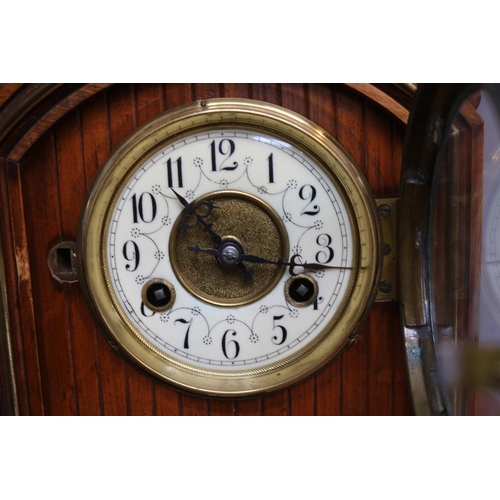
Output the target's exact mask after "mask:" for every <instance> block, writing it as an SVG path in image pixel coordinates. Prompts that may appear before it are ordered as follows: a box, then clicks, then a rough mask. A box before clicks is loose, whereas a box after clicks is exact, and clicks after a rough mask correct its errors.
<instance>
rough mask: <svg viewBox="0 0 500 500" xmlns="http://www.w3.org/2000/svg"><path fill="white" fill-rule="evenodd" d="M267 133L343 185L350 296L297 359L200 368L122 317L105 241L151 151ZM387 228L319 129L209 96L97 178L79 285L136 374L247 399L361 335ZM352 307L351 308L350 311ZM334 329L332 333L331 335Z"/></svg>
mask: <svg viewBox="0 0 500 500" xmlns="http://www.w3.org/2000/svg"><path fill="white" fill-rule="evenodd" d="M222 127H224V128H248V129H256V130H261V131H262V132H264V133H268V134H270V135H273V136H275V137H278V138H281V139H284V140H286V141H287V142H289V143H291V144H293V145H294V146H296V147H298V148H299V149H300V150H302V151H303V152H304V153H306V154H308V155H309V156H311V157H312V158H313V159H314V160H315V161H316V162H317V163H318V164H319V165H321V166H322V168H323V169H324V172H325V175H328V176H329V177H330V179H331V180H332V182H333V183H334V184H335V185H336V186H337V188H338V190H339V193H340V195H341V196H342V197H343V201H344V203H345V204H346V207H347V211H348V213H349V217H350V219H351V220H350V222H351V226H352V231H353V239H354V241H355V247H356V248H355V249H354V265H355V266H356V267H357V272H356V271H355V272H353V273H352V278H351V282H350V288H349V291H348V292H347V293H346V296H345V297H344V300H343V301H342V303H341V305H340V308H339V310H338V312H337V314H336V315H335V316H334V318H333V319H332V321H331V322H330V323H329V324H328V325H325V327H324V328H323V330H322V334H321V335H319V336H318V337H316V338H315V339H314V340H313V341H311V342H310V343H309V344H308V345H306V346H305V347H304V348H303V349H302V350H300V351H298V352H297V353H296V354H295V355H292V356H289V357H288V358H285V359H284V360H282V361H279V362H276V363H274V364H272V365H270V366H266V367H264V368H263V369H260V368H257V369H251V370H242V371H239V372H229V371H220V372H215V371H214V370H212V371H210V370H201V369H197V368H196V367H193V366H189V365H186V364H183V363H181V362H179V361H176V360H175V359H173V358H171V357H168V356H167V355H165V353H161V352H159V350H158V349H152V348H151V344H150V343H149V342H147V340H146V339H144V337H143V336H142V335H140V334H139V333H138V332H136V333H134V329H133V328H131V326H130V324H129V322H128V321H127V320H126V318H125V317H124V315H123V314H121V313H120V311H119V309H118V310H117V305H116V304H117V303H116V301H115V300H114V299H113V294H112V293H111V292H110V287H111V285H110V283H109V280H108V279H107V278H106V273H105V272H103V268H105V267H106V266H107V262H106V256H105V246H106V244H105V242H106V238H107V221H109V218H110V217H111V215H110V214H111V211H112V209H113V199H114V196H115V195H116V193H117V191H119V190H120V189H122V188H123V186H124V185H125V183H126V182H127V181H128V179H129V178H130V176H131V175H132V170H133V168H132V167H133V166H134V165H137V163H138V162H139V161H141V159H142V158H145V157H146V156H149V155H150V154H151V152H152V151H153V150H156V149H158V147H163V145H164V144H165V142H166V141H168V142H173V141H174V140H177V139H178V138H180V137H181V136H183V135H187V134H192V133H194V132H196V131H198V130H202V129H203V130H206V129H208V128H222ZM381 240H382V238H381V228H380V222H379V220H378V216H377V209H376V206H375V201H374V198H373V195H372V193H371V189H370V187H369V185H368V183H367V181H366V179H365V178H364V176H363V174H362V173H361V170H360V169H359V167H358V166H357V165H356V164H355V162H354V160H352V158H351V157H350V156H349V154H348V153H347V152H346V151H345V150H344V149H343V148H342V147H341V146H340V145H339V144H338V143H337V142H336V141H335V139H333V138H332V137H331V136H330V135H328V134H327V133H326V132H325V131H324V130H323V129H321V128H320V127H318V126H317V125H315V124H313V123H312V122H310V121H309V120H307V119H306V118H304V117H302V116H300V115H297V114H296V113H294V112H292V111H289V110H286V109H284V108H281V107H278V106H275V105H270V104H268V103H264V102H260V101H252V100H247V99H213V100H208V101H200V102H195V103H191V104H188V105H185V106H181V107H179V108H176V109H174V110H171V111H169V112H167V113H165V114H163V115H160V116H158V117H157V118H155V119H153V120H152V121H150V122H148V123H147V124H145V125H144V126H142V127H140V128H138V129H137V130H136V131H135V132H134V133H133V134H132V135H130V136H129V137H128V138H127V139H125V141H123V142H122V143H121V145H120V146H118V148H117V149H116V150H115V151H114V152H113V153H112V154H111V156H110V157H109V159H108V161H107V162H106V164H105V165H104V167H103V168H102V169H101V171H100V172H99V173H98V175H97V177H96V179H95V181H94V184H93V186H92V188H91V189H90V191H89V194H88V198H87V201H86V203H85V205H84V207H83V211H82V217H81V222H80V226H79V233H78V243H79V248H80V251H79V256H80V259H81V265H80V269H81V283H82V288H83V291H84V295H85V297H86V299H87V301H88V303H89V305H90V308H91V310H92V313H93V315H94V317H95V318H96V320H97V321H98V323H99V325H100V326H101V328H102V329H103V331H104V333H105V334H106V335H107V336H108V338H110V339H111V340H112V342H113V343H116V344H118V346H119V348H120V349H121V350H122V351H123V352H124V354H126V355H127V356H128V357H129V358H130V359H131V360H133V361H134V362H135V363H136V364H137V365H138V366H139V367H140V368H142V369H143V370H146V371H147V372H149V373H151V374H153V375H154V376H156V377H158V378H160V379H161V380H163V381H166V382H169V383H171V384H173V385H174V386H176V387H177V388H179V389H181V390H185V391H189V392H193V391H194V392H197V393H198V394H202V395H204V396H218V397H249V396H255V395H258V394H264V393H268V392H271V391H275V390H278V389H282V388H284V387H288V386H290V385H291V384H295V383H298V382H299V381H300V380H302V379H304V378H305V377H307V376H310V375H312V373H314V372H316V371H317V370H318V369H319V368H321V367H322V366H324V365H325V364H326V363H328V362H329V361H331V360H332V358H333V357H334V356H336V355H338V354H339V353H340V352H341V351H342V350H343V349H344V348H345V347H347V346H348V345H349V344H350V343H351V342H352V341H353V339H354V338H355V335H356V334H357V333H358V331H359V329H360V328H361V326H362V324H363V323H364V321H365V320H366V318H367V316H368V313H369V311H370V309H371V306H372V304H373V302H374V300H375V295H376V291H377V285H378V282H379V277H380V272H381V259H382V255H381V251H380V247H381ZM347 306H349V307H347ZM333 326H335V328H333Z"/></svg>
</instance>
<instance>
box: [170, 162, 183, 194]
mask: <svg viewBox="0 0 500 500" xmlns="http://www.w3.org/2000/svg"><path fill="white" fill-rule="evenodd" d="M175 163H177V184H176V186H175V187H180V188H181V187H184V184H183V180H182V158H181V157H179V158H177V160H176V161H175ZM167 182H168V187H169V188H172V187H174V170H173V168H172V159H171V158H169V159H168V160H167Z"/></svg>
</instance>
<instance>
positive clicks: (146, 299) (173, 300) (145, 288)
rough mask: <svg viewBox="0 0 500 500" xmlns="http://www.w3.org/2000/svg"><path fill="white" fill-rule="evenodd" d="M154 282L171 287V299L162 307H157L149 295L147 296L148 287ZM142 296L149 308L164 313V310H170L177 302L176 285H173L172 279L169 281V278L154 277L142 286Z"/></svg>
mask: <svg viewBox="0 0 500 500" xmlns="http://www.w3.org/2000/svg"><path fill="white" fill-rule="evenodd" d="M154 283H161V284H163V285H165V286H166V287H167V288H168V289H169V291H170V301H169V302H168V304H167V305H165V306H162V307H156V306H154V305H153V304H151V303H150V301H149V300H148V297H147V291H148V288H149V287H150V286H151V285H152V284H154ZM141 298H142V302H143V303H144V305H145V306H146V307H147V308H148V309H151V311H154V312H158V313H162V312H165V311H168V310H169V309H172V307H173V305H174V304H175V299H176V294H175V287H174V285H172V283H170V281H167V280H164V279H161V278H153V279H152V280H149V281H148V282H146V283H145V284H144V286H143V287H142V293H141Z"/></svg>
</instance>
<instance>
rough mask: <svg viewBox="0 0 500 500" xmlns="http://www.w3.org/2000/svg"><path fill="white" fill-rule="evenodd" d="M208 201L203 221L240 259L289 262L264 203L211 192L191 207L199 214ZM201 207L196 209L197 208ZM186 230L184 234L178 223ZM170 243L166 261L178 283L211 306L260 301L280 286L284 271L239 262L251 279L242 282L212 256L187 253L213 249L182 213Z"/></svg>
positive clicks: (278, 226) (282, 236)
mask: <svg viewBox="0 0 500 500" xmlns="http://www.w3.org/2000/svg"><path fill="white" fill-rule="evenodd" d="M203 201H212V202H213V203H214V204H215V205H216V206H217V208H214V209H213V210H212V211H211V212H210V213H209V214H208V215H207V216H206V218H205V221H206V222H207V223H208V224H213V225H212V230H213V231H215V232H216V233H217V234H218V235H220V236H221V237H222V239H223V241H224V240H227V239H228V238H230V239H232V240H234V241H237V242H238V243H239V244H240V245H241V247H242V248H243V250H244V253H245V254H251V255H256V256H258V257H262V258H264V259H268V260H272V261H278V259H280V258H281V259H282V260H283V261H285V262H286V261H287V259H288V257H289V243H288V235H287V232H286V229H285V226H284V224H283V222H282V220H281V219H280V217H279V216H278V214H277V213H276V212H275V211H274V209H273V208H272V207H271V206H269V205H268V204H267V203H266V202H264V201H263V200H261V199H260V198H257V197H255V196H252V195H249V194H247V193H243V192H240V191H216V192H211V193H208V194H206V195H204V196H203V197H202V198H199V199H197V200H196V201H195V202H194V203H193V207H194V208H195V210H196V209H197V207H199V213H202V212H203V210H204V208H205V207H206V205H203V204H201V202H203ZM200 204H201V205H200ZM183 217H186V220H185V221H186V222H187V223H188V225H189V226H195V227H192V228H191V229H188V230H187V231H185V232H183V231H182V229H181V221H182V218H183ZM171 234H172V236H171V238H170V243H169V251H170V260H171V262H172V267H173V269H174V272H175V275H176V276H177V279H178V280H179V281H180V283H181V284H182V285H183V286H184V288H186V290H188V291H189V292H190V293H192V294H193V295H194V296H196V297H198V298H200V299H201V300H204V301H206V302H208V303H210V304H213V305H218V306H223V307H228V306H233V307H236V306H242V305H245V304H249V303H251V302H253V301H255V300H258V299H260V298H261V297H263V296H264V295H266V294H267V293H269V292H270V291H271V290H272V289H273V288H274V287H275V286H276V285H277V284H278V282H279V280H280V279H281V277H282V276H283V273H284V271H285V269H284V268H281V269H280V268H279V267H278V266H277V265H274V264H255V263H250V262H243V263H244V265H245V267H246V268H247V269H248V270H250V271H251V272H252V274H253V279H251V280H250V279H247V278H245V277H244V276H243V273H242V270H241V269H239V268H238V267H226V266H224V265H222V264H221V263H220V262H219V261H218V260H217V258H216V257H215V256H214V255H209V254H207V253H202V252H200V253H198V254H195V252H193V251H191V250H188V247H189V246H195V245H199V246H200V247H202V248H213V249H215V248H217V245H216V243H214V241H213V240H212V238H211V237H210V235H209V234H208V233H207V232H206V231H204V226H203V225H202V224H197V225H196V218H195V216H194V215H193V214H189V213H187V212H186V211H183V212H182V213H181V214H180V215H179V217H178V218H177V220H176V221H175V223H174V226H173V228H172V233H171Z"/></svg>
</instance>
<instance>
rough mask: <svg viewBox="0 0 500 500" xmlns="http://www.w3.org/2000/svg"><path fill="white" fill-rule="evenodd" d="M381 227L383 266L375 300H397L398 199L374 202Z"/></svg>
mask: <svg viewBox="0 0 500 500" xmlns="http://www.w3.org/2000/svg"><path fill="white" fill-rule="evenodd" d="M375 202H376V203H377V207H378V215H379V217H380V222H381V226H382V237H383V244H382V253H383V256H384V257H383V259H384V260H383V266H382V274H381V276H380V282H379V285H378V293H377V298H376V300H398V288H399V286H398V246H397V245H398V208H399V199H398V198H380V199H378V200H375Z"/></svg>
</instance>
